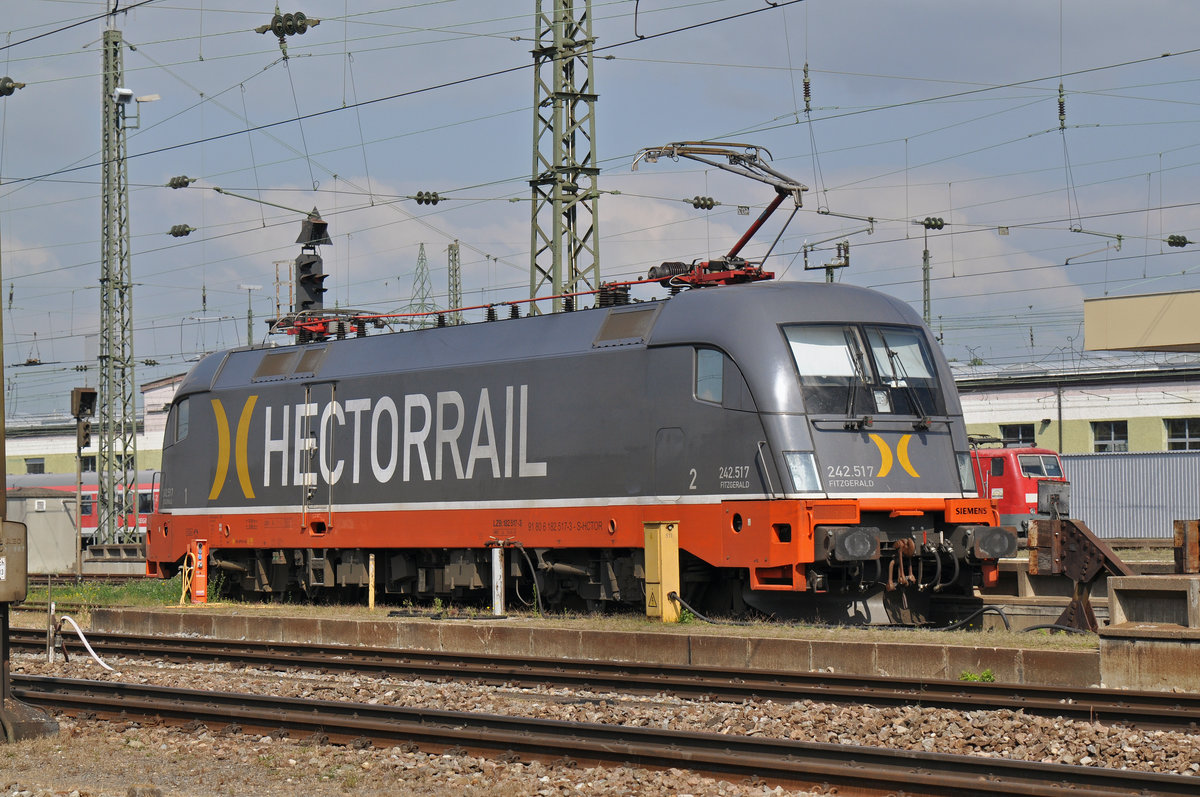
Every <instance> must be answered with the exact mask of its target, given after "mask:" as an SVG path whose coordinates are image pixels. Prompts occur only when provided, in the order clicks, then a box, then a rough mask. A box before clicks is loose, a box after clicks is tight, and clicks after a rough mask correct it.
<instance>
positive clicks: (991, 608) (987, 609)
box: [929, 606, 1012, 631]
mask: <svg viewBox="0 0 1200 797" xmlns="http://www.w3.org/2000/svg"><path fill="white" fill-rule="evenodd" d="M985 612H993V613H995V614H998V615H1000V619H1001V620H1003V621H1004V630H1005V631H1011V630H1012V623H1010V622H1009V621H1008V615H1006V614H1005V613H1004V610H1003V609H1001V608H1000V607H999V606H984V607H983V608H982V609H980V610H979V611H977V612H972V613H971V614H969V615H967V617H966V618H965V619H963V620H959V621H958V622H957V623H951V624H950V625H944V626H942V627H941V628H930V629H929V630H930V631H957V630H958V629H960V628H962V627H963V626H965V625H966V624H967V623H969V622H971V621H972V620H974V619H975V618H976V617H979V616H980V615H981V614H984V613H985Z"/></svg>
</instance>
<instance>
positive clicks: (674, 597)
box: [667, 592, 751, 625]
mask: <svg viewBox="0 0 1200 797" xmlns="http://www.w3.org/2000/svg"><path fill="white" fill-rule="evenodd" d="M667 599H668V600H673V601H675V602H676V603H678V604H679V605H680V606H682V607H683V608H685V609H687V610H688V612H689V613H690V614H691V615H692V616H693V617H695V618H696V619H697V620H700V621H702V622H705V623H710V624H712V625H751V623H746V622H742V621H741V620H713V619H712V618H710V617H705V616H704V615H702V614H700V612H698V611H696V610H695V609H693V608H692V607H691V606H689V605H688V604H687V602H686V601H685V600H684V599H683V598H681V597H679V593H678V592H668V593H667Z"/></svg>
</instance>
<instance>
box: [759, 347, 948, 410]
mask: <svg viewBox="0 0 1200 797" xmlns="http://www.w3.org/2000/svg"><path fill="white" fill-rule="evenodd" d="M783 330H784V335H785V336H786V338H787V342H788V346H789V348H790V349H791V352H792V359H793V360H794V361H795V363H796V370H797V372H798V374H799V377H800V387H801V392H802V393H803V395H804V404H805V408H806V409H807V410H808V412H810V413H814V414H818V415H850V416H856V415H909V416H918V417H922V416H928V415H945V414H946V402H945V399H944V397H943V395H942V391H941V389H940V386H939V384H938V379H937V370H936V368H935V367H934V364H933V363H934V360H933V357H932V356H931V355H930V352H929V347H928V344H927V343H926V341H925V335H924V332H923V331H922V330H921V329H919V328H914V327H893V326H873V325H867V324H792V325H788V326H785V327H784V328H783Z"/></svg>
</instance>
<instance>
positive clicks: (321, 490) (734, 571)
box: [147, 281, 1013, 619]
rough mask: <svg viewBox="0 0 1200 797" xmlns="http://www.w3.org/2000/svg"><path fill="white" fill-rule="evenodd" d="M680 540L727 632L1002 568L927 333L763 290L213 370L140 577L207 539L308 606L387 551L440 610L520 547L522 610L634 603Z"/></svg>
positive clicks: (396, 339)
mask: <svg viewBox="0 0 1200 797" xmlns="http://www.w3.org/2000/svg"><path fill="white" fill-rule="evenodd" d="M668 520H669V521H678V522H679V523H680V527H679V528H680V548H681V551H682V554H683V556H684V559H683V573H684V591H685V595H684V597H685V599H687V600H688V601H689V603H691V602H692V601H695V603H693V604H692V605H696V606H706V607H709V608H712V607H714V606H716V607H721V608H726V609H731V610H732V609H737V608H740V607H741V606H742V605H743V602H744V603H749V604H751V605H755V606H759V607H760V608H764V609H768V610H771V611H779V610H780V609H781V608H782V607H785V606H787V605H788V604H791V603H796V605H799V603H798V602H796V601H795V599H797V598H801V597H804V596H808V597H810V598H814V599H823V600H818V601H817V602H818V603H822V605H827V606H831V605H835V604H838V603H841V604H842V605H843V606H844V611H845V612H847V613H848V614H847V616H850V617H856V616H861V615H862V614H863V613H864V611H865V610H864V609H863V608H862V605H863V603H864V602H865V601H866V599H867V598H868V597H870V596H872V595H875V594H877V593H879V592H880V591H881V590H882V591H884V593H885V597H887V596H894V598H895V600H896V601H897V603H898V606H902V607H903V609H904V610H905V611H913V610H915V609H916V607H917V606H918V605H920V604H923V603H924V602H925V601H926V600H927V598H928V596H930V595H932V594H935V593H942V592H949V593H953V594H957V595H969V594H970V592H971V587H972V584H973V582H976V581H978V580H979V579H980V578H984V579H986V578H990V577H991V575H992V574H993V573H994V572H995V565H996V559H997V558H999V557H1001V556H1005V555H1009V554H1010V553H1011V552H1012V548H1013V544H1012V542H1013V541H1012V534H1011V531H1009V530H1006V529H1000V528H997V527H996V526H997V524H998V520H999V519H998V517H997V514H996V511H995V509H994V508H993V506H992V504H991V503H990V502H989V501H987V500H986V499H980V498H978V497H977V496H976V489H975V483H974V477H973V474H972V468H971V458H970V448H969V445H968V442H967V435H966V429H965V426H964V424H963V419H962V410H961V408H960V406H959V402H958V398H957V395H956V392H955V389H954V383H953V381H952V379H951V376H950V372H949V369H948V367H947V365H946V363H945V361H944V358H943V357H942V355H941V354H940V352H939V350H938V347H937V345H936V343H935V341H934V340H933V339H932V337H931V335H930V333H929V332H928V330H927V329H926V328H925V327H924V326H923V325H922V324H921V322H920V319H919V318H918V317H917V316H916V315H915V314H914V312H913V311H912V310H911V309H910V308H909V307H908V306H907V305H906V304H904V303H903V302H900V301H898V300H896V299H893V298H890V297H888V296H885V295H883V294H881V293H877V292H875V291H871V290H867V289H863V288H856V287H850V286H845V285H835V284H825V283H792V282H766V281H762V282H754V283H748V284H740V285H728V286H721V287H713V288H707V289H702V290H691V291H687V292H684V293H681V294H679V295H677V296H674V297H671V298H669V299H663V300H660V301H649V302H640V303H632V304H626V305H616V306H612V307H606V308H593V309H588V310H578V311H575V312H564V313H559V314H553V315H543V316H527V317H525V318H519V319H505V320H499V321H492V322H485V323H477V324H469V325H464V326H454V327H444V328H430V329H423V330H413V331H407V332H400V333H392V334H381V335H373V336H367V337H361V338H360V337H351V338H346V339H342V340H325V341H320V342H314V343H308V344H305V345H297V346H288V347H280V348H242V349H235V350H232V351H226V352H221V353H218V354H213V355H210V356H208V357H206V358H205V359H203V360H202V361H201V362H200V363H199V364H197V365H196V367H195V368H194V369H193V370H192V372H191V373H190V374H189V375H188V376H187V377H186V378H185V380H184V381H183V382H182V384H181V385H180V386H179V389H178V391H177V394H176V396H175V398H174V401H173V403H172V406H171V410H170V415H169V418H168V422H167V432H166V439H165V440H164V447H163V470H162V483H161V486H160V500H159V511H158V513H157V514H155V515H153V516H152V517H151V519H150V531H149V534H148V537H147V559H148V566H149V568H150V571H151V572H152V573H156V574H159V575H164V576H166V575H171V574H173V573H174V572H175V571H176V569H177V568H178V567H179V564H180V563H181V562H182V560H183V559H184V556H185V554H186V553H187V552H188V550H189V547H190V545H191V544H192V543H193V541H194V540H196V539H205V540H207V544H208V547H209V550H210V556H211V559H210V572H211V567H212V566H214V565H215V566H216V567H217V568H221V569H222V570H223V571H224V573H225V576H226V578H225V581H226V583H227V584H228V585H230V586H231V587H233V588H235V589H237V590H240V591H242V592H246V593H259V594H279V593H283V592H285V591H287V590H289V589H296V590H299V591H300V592H302V593H304V594H306V595H309V596H317V595H320V594H322V593H326V592H328V591H330V590H337V589H339V588H345V587H351V588H354V587H361V586H363V585H365V584H366V579H367V573H368V568H367V561H368V560H367V555H368V554H369V553H375V554H376V559H377V561H378V562H379V564H380V566H379V567H378V569H377V575H376V578H377V583H378V587H379V588H380V590H381V591H382V592H383V593H388V594H393V595H397V596H412V597H433V596H444V597H451V596H456V595H457V596H461V595H464V594H468V593H471V592H472V591H476V590H479V591H481V592H482V590H483V588H484V585H485V584H486V583H487V574H488V569H489V564H488V556H489V554H488V550H487V549H488V546H491V545H504V546H509V547H513V546H520V547H521V548H523V549H524V552H525V553H526V554H528V560H526V557H524V556H515V555H514V556H509V558H508V561H509V567H510V569H511V572H510V576H511V583H512V588H513V589H517V588H521V589H523V594H524V595H526V596H528V595H530V594H531V590H532V588H533V586H535V584H534V583H533V582H532V581H531V579H532V578H534V577H536V578H537V579H538V580H537V582H536V586H538V587H539V588H540V590H541V593H542V597H543V599H544V600H546V601H549V602H550V603H552V604H553V603H559V602H562V601H564V600H568V599H571V598H578V599H581V600H583V601H587V602H591V603H592V604H593V605H594V604H597V603H600V602H604V601H622V602H629V603H637V602H639V601H640V600H641V599H642V584H641V576H642V567H643V556H642V550H641V549H642V546H643V526H642V524H643V522H648V521H668ZM522 584H523V586H522ZM784 598H786V600H781V599H784ZM824 611H825V612H826V614H827V615H829V616H830V617H831V619H832V618H836V617H839V615H838V612H839V611H843V610H838V609H831V608H826V609H825V610H824ZM896 611H897V608H895V607H893V612H892V614H893V616H895V615H896ZM902 616H903V615H902ZM918 617H919V615H918Z"/></svg>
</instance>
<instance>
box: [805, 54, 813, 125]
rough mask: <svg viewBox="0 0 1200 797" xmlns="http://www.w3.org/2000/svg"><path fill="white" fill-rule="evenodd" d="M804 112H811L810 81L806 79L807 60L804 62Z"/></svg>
mask: <svg viewBox="0 0 1200 797" xmlns="http://www.w3.org/2000/svg"><path fill="white" fill-rule="evenodd" d="M804 112H805V113H811V112H812V81H810V80H809V79H808V61H805V62H804Z"/></svg>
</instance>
